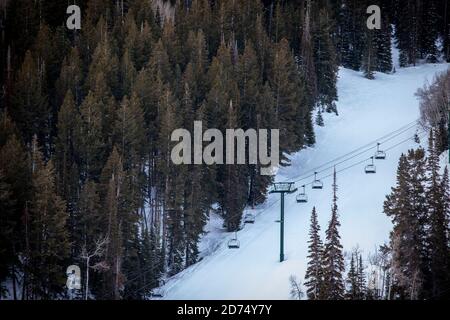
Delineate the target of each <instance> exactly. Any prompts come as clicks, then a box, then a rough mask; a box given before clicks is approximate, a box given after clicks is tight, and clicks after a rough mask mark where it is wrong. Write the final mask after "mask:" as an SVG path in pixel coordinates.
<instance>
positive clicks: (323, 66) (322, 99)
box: [307, 9, 338, 114]
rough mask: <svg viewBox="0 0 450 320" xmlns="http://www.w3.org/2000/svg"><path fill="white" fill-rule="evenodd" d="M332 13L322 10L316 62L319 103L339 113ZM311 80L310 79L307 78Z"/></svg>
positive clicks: (328, 110)
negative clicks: (336, 102) (337, 107)
mask: <svg viewBox="0 0 450 320" xmlns="http://www.w3.org/2000/svg"><path fill="white" fill-rule="evenodd" d="M330 34H331V21H330V13H329V12H328V11H327V10H326V9H322V10H320V13H319V22H318V26H317V31H316V32H315V35H314V43H315V50H314V52H315V57H314V60H315V63H316V67H315V69H316V72H317V75H318V77H317V90H318V94H319V96H318V103H319V104H320V105H321V106H322V107H323V108H324V109H325V110H326V111H327V112H333V113H336V114H337V109H336V104H335V101H336V100H337V89H336V82H337V73H338V64H337V58H336V52H335V48H334V45H333V42H332V39H331V35H330ZM307 80H308V81H310V79H307Z"/></svg>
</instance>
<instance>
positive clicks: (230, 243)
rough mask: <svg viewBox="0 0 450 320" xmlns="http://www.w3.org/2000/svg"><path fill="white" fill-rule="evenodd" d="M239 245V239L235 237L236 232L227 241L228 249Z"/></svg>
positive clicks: (236, 247)
mask: <svg viewBox="0 0 450 320" xmlns="http://www.w3.org/2000/svg"><path fill="white" fill-rule="evenodd" d="M240 246H241V244H240V242H239V240H238V239H237V232H235V233H234V238H233V239H231V240H230V241H228V249H239V247H240Z"/></svg>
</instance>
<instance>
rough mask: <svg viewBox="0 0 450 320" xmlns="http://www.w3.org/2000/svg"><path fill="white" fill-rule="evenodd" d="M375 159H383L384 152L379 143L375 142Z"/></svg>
mask: <svg viewBox="0 0 450 320" xmlns="http://www.w3.org/2000/svg"><path fill="white" fill-rule="evenodd" d="M375 159H377V160H385V159H386V152H384V151H383V150H380V143H377V152H375Z"/></svg>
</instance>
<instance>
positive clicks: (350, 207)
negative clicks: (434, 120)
mask: <svg viewBox="0 0 450 320" xmlns="http://www.w3.org/2000/svg"><path fill="white" fill-rule="evenodd" d="M447 68H448V64H434V65H420V66H417V67H411V68H405V69H397V72H396V73H395V74H392V75H386V74H379V73H377V74H376V79H375V80H372V81H370V80H367V79H365V78H364V77H363V76H362V75H361V73H359V72H354V71H350V70H347V69H341V70H340V72H339V81H338V93H339V102H338V103H337V105H338V111H339V116H338V117H336V116H334V115H329V114H327V115H324V120H325V127H323V128H322V127H316V129H315V130H316V131H315V132H316V140H317V143H316V146H315V147H314V148H309V149H307V150H303V151H301V152H299V153H297V154H294V155H292V157H291V160H292V165H291V166H290V167H287V168H282V169H281V170H280V171H279V172H278V175H277V177H276V180H277V181H284V180H290V179H292V178H293V177H299V176H303V175H304V173H305V172H310V171H311V170H313V169H314V167H317V165H320V164H323V163H326V162H327V161H329V160H332V159H335V158H337V157H339V156H341V155H343V154H346V153H347V152H350V151H352V150H355V149H357V148H359V147H361V146H364V145H366V144H367V143H368V142H371V141H376V140H377V139H378V138H380V137H383V136H384V135H386V134H387V133H389V132H393V131H395V130H397V129H399V128H402V127H404V126H405V125H407V124H409V123H412V122H414V121H415V120H416V119H418V118H419V108H418V105H419V104H418V101H417V99H416V97H415V96H414V93H415V92H416V90H417V89H418V88H419V87H421V86H422V85H423V83H424V82H425V81H426V80H428V81H431V80H432V78H433V76H434V74H435V73H437V72H441V71H444V70H446V69H447ZM417 130H419V136H421V135H422V137H425V136H426V133H421V131H420V128H419V129H417V128H416V127H415V126H411V127H410V128H409V127H406V129H405V130H404V132H402V133H401V134H399V135H398V136H396V137H395V138H393V139H391V140H390V141H388V142H386V143H385V144H383V145H382V148H386V149H388V148H392V149H391V150H389V151H388V152H387V159H386V160H379V161H376V162H375V165H376V167H377V174H375V175H366V174H364V163H365V162H364V161H363V160H365V159H367V158H368V157H370V156H371V155H373V152H374V150H373V149H371V150H368V151H367V152H365V153H363V154H360V155H358V156H357V157H355V158H353V159H351V160H349V161H348V162H347V163H343V164H341V165H338V166H337V168H336V169H337V170H338V171H339V170H341V169H344V168H346V167H349V166H350V165H352V164H355V163H358V162H361V163H360V164H359V165H356V166H354V167H351V168H348V169H347V170H345V171H344V172H342V173H338V176H337V183H338V197H339V200H338V206H339V214H340V222H341V228H340V233H341V238H342V244H343V246H344V250H346V251H349V250H351V249H352V248H353V247H355V246H357V245H358V246H359V247H360V249H361V250H362V253H363V256H367V255H368V254H369V253H370V252H373V251H374V250H375V248H376V247H377V246H378V245H380V244H383V243H384V242H386V241H387V240H388V236H389V231H390V229H391V222H390V220H389V219H388V218H387V217H386V216H385V215H384V214H383V213H382V207H383V201H384V198H385V196H386V194H388V193H389V191H390V188H391V187H392V186H393V185H394V184H395V173H396V169H397V162H398V158H399V156H400V154H401V153H402V152H405V151H406V150H408V148H412V147H417V144H416V143H415V142H414V140H413V139H412V137H413V136H414V135H415V133H416V132H417ZM444 161H445V160H444ZM447 163H448V159H447ZM331 172H332V169H328V170H325V171H324V172H321V173H320V175H319V176H318V177H319V178H322V177H325V176H328V175H329V174H330V173H331ZM306 176H308V175H306ZM294 180H297V179H294ZM309 182H311V178H308V179H305V180H302V181H299V182H298V183H297V187H300V186H301V185H302V184H304V183H309ZM323 182H324V189H323V190H321V191H317V190H311V187H310V186H309V187H307V189H306V191H307V194H308V197H309V202H308V203H306V204H297V203H296V201H295V195H289V196H287V198H286V202H285V221H286V225H285V255H286V261H285V262H283V263H279V262H278V257H279V256H278V255H279V224H277V223H275V222H274V221H275V220H278V219H279V203H278V197H279V196H277V195H270V196H269V198H268V201H267V202H266V203H265V204H263V205H261V206H260V207H258V208H256V209H255V213H256V215H257V217H256V223H255V224H254V225H245V227H244V228H243V230H241V231H239V232H238V238H239V241H240V243H241V247H240V249H237V250H229V249H228V248H227V245H226V242H227V240H228V239H230V238H231V237H232V236H233V235H231V234H229V233H225V232H224V231H223V230H222V229H221V221H220V218H218V217H217V216H213V217H214V218H213V219H211V221H210V224H209V225H208V228H209V229H208V231H210V232H209V234H207V235H206V236H205V237H203V241H202V243H201V245H200V249H201V251H202V254H201V256H202V260H201V261H200V262H198V263H197V264H195V265H193V266H191V267H190V268H188V269H186V270H184V271H183V272H181V273H180V274H178V275H176V276H174V277H172V278H171V279H169V280H168V281H167V283H166V285H165V286H164V288H163V289H164V291H165V296H164V298H165V299H289V298H290V296H289V288H290V286H289V276H290V275H295V276H296V277H297V279H299V280H301V281H302V282H303V278H304V274H305V270H306V263H307V260H306V256H307V240H308V228H309V219H310V214H311V210H312V207H313V206H316V208H317V211H318V218H319V223H320V225H321V231H322V236H323V235H324V230H325V228H326V225H327V222H328V219H329V217H330V208H331V180H330V178H326V179H324V180H323Z"/></svg>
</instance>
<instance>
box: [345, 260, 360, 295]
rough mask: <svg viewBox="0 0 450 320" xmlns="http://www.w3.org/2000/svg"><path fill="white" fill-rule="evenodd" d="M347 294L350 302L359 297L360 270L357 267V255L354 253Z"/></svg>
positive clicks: (348, 275)
mask: <svg viewBox="0 0 450 320" xmlns="http://www.w3.org/2000/svg"><path fill="white" fill-rule="evenodd" d="M346 282H347V292H346V295H345V296H346V298H347V299H349V300H357V299H358V297H359V284H358V270H357V268H356V265H355V255H354V254H353V253H352V257H351V260H350V269H349V270H348V273H347V280H346Z"/></svg>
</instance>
